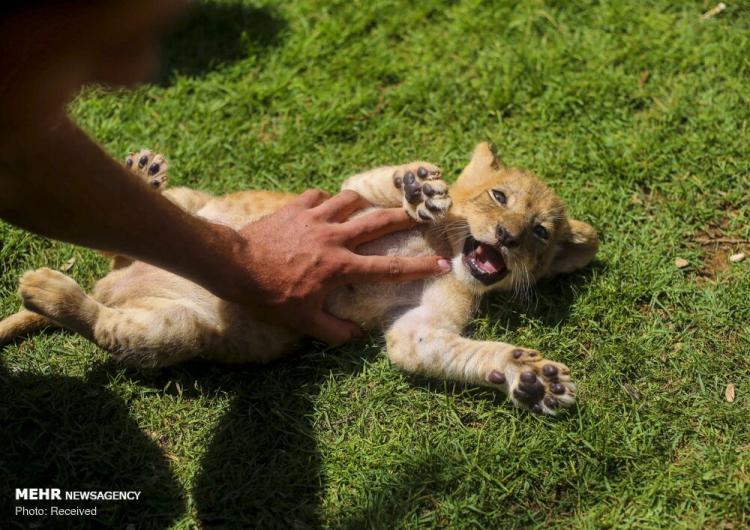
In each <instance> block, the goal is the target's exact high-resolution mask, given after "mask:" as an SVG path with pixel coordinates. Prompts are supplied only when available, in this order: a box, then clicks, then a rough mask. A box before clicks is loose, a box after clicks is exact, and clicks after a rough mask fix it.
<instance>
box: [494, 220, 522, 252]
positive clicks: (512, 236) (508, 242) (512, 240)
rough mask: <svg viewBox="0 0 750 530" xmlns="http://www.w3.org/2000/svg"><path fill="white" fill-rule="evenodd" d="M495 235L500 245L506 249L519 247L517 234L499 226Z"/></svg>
mask: <svg viewBox="0 0 750 530" xmlns="http://www.w3.org/2000/svg"><path fill="white" fill-rule="evenodd" d="M495 234H496V235H497V242H498V244H500V245H503V246H506V247H515V246H517V245H518V239H519V237H518V236H519V235H518V234H517V233H513V232H511V231H510V230H508V229H507V228H505V227H504V226H501V225H497V228H496V229H495Z"/></svg>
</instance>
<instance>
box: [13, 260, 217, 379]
mask: <svg viewBox="0 0 750 530" xmlns="http://www.w3.org/2000/svg"><path fill="white" fill-rule="evenodd" d="M19 290H20V293H21V297H22V298H23V304H24V306H25V307H26V308H27V309H29V310H31V311H34V312H35V313H38V314H41V315H43V316H45V317H47V318H49V319H50V320H52V321H53V322H56V323H57V324H59V325H61V326H62V327H65V328H67V329H70V330H73V331H76V332H78V333H80V334H81V335H83V336H84V337H86V338H87V339H89V340H91V341H92V342H94V343H96V344H97V345H98V346H100V347H101V348H103V349H105V350H107V351H109V352H110V353H111V354H112V356H113V357H114V358H115V359H116V360H118V361H120V362H123V363H124V364H128V365H130V366H134V367H160V366H169V365H172V364H175V363H178V362H181V361H184V360H187V359H189V358H192V357H195V356H197V355H198V354H199V353H200V351H201V350H202V349H203V348H204V347H205V346H206V343H207V340H208V339H209V338H210V337H211V333H210V329H209V328H210V323H206V322H203V321H202V319H201V318H199V316H198V314H197V313H196V312H195V311H194V310H193V309H191V308H190V307H188V306H187V305H184V304H181V303H180V302H179V301H176V300H169V299H165V298H140V299H136V300H133V301H131V302H130V305H129V306H123V307H116V308H111V307H107V306H105V305H103V304H101V303H99V302H98V301H96V300H95V299H94V298H92V297H90V296H88V295H87V294H86V293H84V292H83V289H81V287H80V286H79V285H78V284H77V283H76V282H75V281H74V280H73V279H72V278H69V277H68V276H65V275H64V274H62V273H60V272H58V271H54V270H52V269H47V268H43V269H38V270H36V271H31V272H27V273H26V274H24V275H23V276H22V277H21V283H20V288H19Z"/></svg>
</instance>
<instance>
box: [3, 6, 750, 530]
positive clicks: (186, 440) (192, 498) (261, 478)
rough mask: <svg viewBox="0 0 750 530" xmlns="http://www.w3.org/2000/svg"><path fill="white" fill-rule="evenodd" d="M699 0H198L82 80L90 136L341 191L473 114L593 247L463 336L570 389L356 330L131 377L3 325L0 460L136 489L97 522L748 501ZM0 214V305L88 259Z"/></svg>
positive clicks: (742, 66)
mask: <svg viewBox="0 0 750 530" xmlns="http://www.w3.org/2000/svg"><path fill="white" fill-rule="evenodd" d="M713 3H714V2H704V1H684V2H668V1H666V0H660V1H653V2H615V1H600V2H584V1H566V2H563V1H552V0H549V1H547V2H542V1H538V0H532V1H527V2H499V1H498V2H488V1H484V2H483V1H479V0H455V1H447V0H446V1H437V0H424V1H421V2H405V1H402V2H399V1H395V0H370V1H368V2H348V1H336V2H325V3H323V2H315V1H313V0H298V1H294V2H263V1H262V0H261V1H259V2H255V1H247V2H234V3H227V2H222V3H211V4H207V5H206V6H204V7H202V8H201V11H202V17H203V18H202V19H201V20H200V21H198V22H194V23H192V24H190V25H189V26H188V27H187V28H186V29H185V30H183V32H182V33H181V34H180V35H178V36H175V37H173V38H172V39H171V40H170V41H169V42H168V44H167V46H166V57H165V64H166V65H167V67H166V69H165V74H164V75H163V76H162V77H161V78H160V81H159V82H158V83H155V84H151V85H147V86H144V87H142V88H139V89H138V90H135V91H132V92H126V93H125V92H124V93H116V94H111V93H104V92H101V91H95V90H94V91H88V92H86V93H84V94H83V95H82V96H81V97H80V98H79V99H78V100H77V101H76V102H75V104H74V105H73V106H72V112H73V114H74V115H75V117H76V118H77V120H78V121H79V122H80V123H81V124H82V125H83V126H84V127H85V128H86V129H87V130H88V131H90V132H91V134H92V135H93V136H94V137H96V138H97V139H99V141H100V142H101V143H102V144H103V145H104V146H105V147H106V148H107V149H108V150H109V151H110V152H111V153H112V154H113V155H114V156H116V157H118V158H121V157H123V155H124V154H125V153H126V152H128V151H130V150H135V149H139V148H141V147H144V146H148V147H151V148H153V149H156V150H159V151H162V152H164V153H166V154H167V155H168V156H169V157H170V160H171V163H172V166H171V167H172V170H171V178H172V183H173V184H178V185H179V184H184V185H190V186H194V187H198V188H202V189H207V190H211V191H214V192H228V191H232V190H238V189H244V188H273V189H285V190H294V191H300V190H303V189H305V188H307V187H310V186H319V187H322V188H325V189H328V190H335V189H336V188H337V187H338V184H339V183H340V181H341V180H342V179H343V178H344V177H345V176H347V175H350V174H352V173H354V172H356V171H358V170H361V169H363V168H367V167H370V166H374V165H378V164H382V163H394V162H404V161H408V160H411V159H414V158H424V159H427V160H431V161H434V162H436V163H438V164H440V165H441V166H442V167H444V168H445V169H446V171H447V173H448V175H449V178H450V179H453V178H455V176H456V175H457V174H458V172H459V171H460V169H461V167H462V166H463V165H464V164H465V162H466V161H467V157H468V155H469V154H470V152H471V149H472V147H473V145H474V144H475V143H476V142H478V141H480V140H483V139H490V140H492V141H494V142H495V143H496V144H497V145H498V146H499V147H500V152H501V153H502V155H503V157H504V159H505V160H506V162H508V163H510V164H512V165H516V166H521V167H524V168H528V169H530V170H532V171H534V172H536V173H537V174H539V175H540V176H542V177H543V178H544V179H545V180H546V181H548V182H549V183H550V184H551V185H552V186H553V187H554V188H555V189H556V190H557V191H558V192H559V193H560V195H561V196H562V197H563V198H564V199H565V200H566V201H567V202H568V204H569V206H570V210H571V211H572V212H573V214H574V215H575V216H578V217H580V218H582V219H584V220H586V221H588V222H590V223H592V224H593V225H594V226H596V227H597V228H598V229H599V230H600V232H601V235H602V246H601V252H600V254H599V256H598V260H597V262H596V263H595V264H594V265H593V266H592V267H590V268H589V269H588V270H586V271H584V272H582V273H580V274H576V275H571V276H568V277H562V278H559V279H556V280H555V281H553V282H549V283H546V284H543V285H540V286H539V287H538V289H537V296H536V301H535V303H533V304H531V305H530V306H529V307H518V306H514V305H512V304H508V302H507V301H506V300H505V299H504V298H503V297H502V296H495V297H492V298H491V299H489V300H487V302H486V303H485V304H484V307H483V311H482V313H481V315H480V316H479V318H478V319H477V321H476V323H475V325H474V326H473V329H472V330H471V333H473V334H474V335H475V336H477V337H482V338H493V339H502V340H507V341H510V342H514V343H517V344H522V345H525V346H529V347H535V348H538V349H540V350H542V351H543V352H545V353H546V354H547V355H549V356H550V357H553V358H555V359H558V360H560V361H562V362H565V363H567V364H568V365H569V366H570V367H571V369H572V371H573V373H574V375H575V377H576V378H577V381H578V383H579V388H580V394H579V396H580V399H579V405H578V407H577V408H576V409H574V410H573V411H572V412H571V413H570V414H567V415H563V416H562V417H560V418H556V419H549V418H541V417H537V416H535V415H532V414H530V413H527V412H524V411H520V410H516V409H514V408H512V407H511V406H510V405H509V403H507V402H506V401H505V400H504V399H502V397H498V396H494V395H493V394H492V393H491V392H488V391H485V390H478V389H474V388H464V387H460V386H454V385H452V384H446V383H443V382H440V381H426V380H421V379H415V378H413V377H410V376H408V375H405V374H403V373H401V372H399V371H398V370H396V369H395V368H393V367H392V366H390V365H389V363H388V361H387V359H386V358H385V356H384V355H383V353H382V350H383V343H382V340H381V338H380V337H379V336H377V335H373V336H372V337H370V338H369V339H368V340H367V341H366V342H365V343H360V344H354V345H351V346H348V347H345V348H341V349H336V350H325V349H323V348H321V347H320V346H316V345H307V346H306V347H305V348H303V350H302V352H301V354H300V356H299V357H297V358H295V359H293V360H290V361H289V362H284V363H278V364H276V365H273V366H270V367H266V368H255V367H243V368H239V369H238V368H233V367H225V366H218V365H207V364H200V363H196V364H189V365H186V366H183V367H179V368H176V369H173V370H166V371H163V372H160V373H154V374H148V373H146V374H143V373H134V372H129V371H125V370H123V369H122V368H120V367H118V366H116V365H113V364H111V363H108V362H107V356H106V355H105V354H104V353H103V352H102V351H100V350H98V349H97V348H95V347H93V346H92V345H90V344H89V343H87V342H86V341H85V340H84V339H82V338H80V337H77V336H74V335H71V334H69V333H62V332H57V333H47V334H42V335H37V336H34V337H31V338H28V339H25V340H22V341H19V342H17V343H15V344H13V345H10V346H7V347H6V348H4V350H3V351H2V357H1V362H0V425H2V430H0V433H1V434H0V448H1V449H0V453H2V456H0V475H4V476H7V477H8V478H7V479H4V480H3V482H4V483H5V486H6V487H8V488H15V487H32V486H40V485H51V486H56V487H61V488H67V489H87V488H94V489H136V490H142V491H143V494H142V500H141V501H139V502H137V503H130V504H128V503H120V504H117V503H104V504H102V505H100V514H99V520H100V521H102V522H106V523H109V524H112V525H114V526H116V527H118V528H124V527H125V526H126V525H127V524H129V523H131V522H132V523H134V524H136V526H137V527H139V528H140V527H143V528H149V527H159V528H160V527H175V528H192V527H197V526H201V525H202V526H203V527H226V528H236V527H239V526H242V525H245V526H256V527H259V528H276V527H278V528H306V527H313V528H317V527H330V528H364V527H373V528H392V527H405V528H416V527H427V528H430V527H443V528H498V527H503V528H505V527H507V528H560V529H569V528H583V529H586V528H685V529H694V528H734V529H739V528H746V527H748V525H750V508H749V504H750V429H749V428H748V423H749V422H748V418H750V399H748V396H749V395H750V384H749V383H748V376H749V374H750V357H749V356H748V351H749V349H750V331H749V330H748V320H749V318H748V317H750V302H749V301H748V300H750V269H749V267H750V263H749V262H748V261H746V262H742V263H738V264H731V265H729V264H728V263H727V262H726V256H727V254H729V253H733V252H735V251H738V250H743V249H744V250H745V251H748V250H750V248H748V246H747V245H742V244H716V245H702V244H700V243H699V242H697V241H696V238H697V237H724V238H739V239H745V238H748V237H750V224H749V223H748V221H749V220H750V206H749V205H748V201H747V196H748V182H749V181H748V175H750V154H749V153H748V147H747V146H748V122H749V121H750V92H748V86H750V33H749V31H750V8H749V7H748V6H747V5H746V4H745V5H743V4H742V3H741V2H729V7H728V8H727V10H726V11H725V12H724V13H722V14H721V15H719V16H718V17H716V18H714V19H711V20H701V19H700V15H701V13H703V12H704V11H706V10H707V9H709V8H710V7H712V5H713ZM155 228H156V229H158V227H155ZM0 235H1V236H2V249H1V250H0V257H2V261H1V262H0V267H1V270H2V279H1V282H0V310H1V312H2V314H8V313H10V312H12V311H13V310H15V308H16V307H17V304H18V299H17V296H16V294H15V289H16V282H17V278H18V276H19V275H20V274H21V273H22V272H23V271H24V270H27V269H30V268H35V267H39V266H43V265H49V266H52V267H61V266H62V265H63V264H64V263H65V262H66V260H68V258H70V257H71V256H75V257H76V258H77V261H76V263H75V265H74V267H73V269H72V271H71V274H72V276H74V277H75V278H76V279H77V280H79V281H80V282H81V283H82V284H84V285H85V286H90V285H92V283H93V282H94V281H95V279H96V278H97V277H98V276H99V275H101V274H102V273H103V272H104V271H105V263H104V260H103V259H102V258H99V257H97V256H96V255H95V254H94V253H92V252H89V251H87V250H83V249H77V248H73V247H71V246H69V245H64V244H59V243H53V242H49V241H45V240H43V239H41V238H37V237H33V236H30V235H28V234H25V233H23V232H21V231H19V230H16V229H14V228H12V227H10V226H7V225H2V226H0ZM676 257H684V258H686V259H688V260H689V261H690V266H689V267H688V268H687V269H684V270H679V269H677V268H676V267H675V266H674V263H673V262H674V259H675V258H676ZM728 383H733V384H735V385H736V388H737V398H736V400H735V401H734V402H733V403H729V402H727V401H726V400H725V399H724V389H725V386H726V385H727V384H728ZM2 498H3V507H4V509H5V506H6V505H14V504H15V503H14V502H13V501H12V499H11V493H10V492H8V493H7V494H5V493H3V494H2ZM8 513H9V512H7V511H4V512H3V514H2V516H0V526H3V524H2V523H1V521H2V520H3V519H4V518H7V517H8ZM31 520H32V519H14V521H15V523H18V524H21V525H26V524H28V522H29V521H31ZM88 522H89V523H92V524H93V520H91V519H89V520H88ZM56 523H57V524H64V523H68V524H73V521H72V520H67V521H62V520H57V521H56ZM75 523H79V524H82V521H81V520H76V521H75Z"/></svg>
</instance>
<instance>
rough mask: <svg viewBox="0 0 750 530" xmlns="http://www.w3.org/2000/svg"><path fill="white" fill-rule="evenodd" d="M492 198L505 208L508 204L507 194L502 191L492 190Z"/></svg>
mask: <svg viewBox="0 0 750 530" xmlns="http://www.w3.org/2000/svg"><path fill="white" fill-rule="evenodd" d="M492 196H493V197H495V200H496V201H497V202H499V203H500V204H502V205H503V206H505V205H506V204H508V197H506V196H505V193H503V192H502V191H500V190H492Z"/></svg>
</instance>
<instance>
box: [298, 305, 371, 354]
mask: <svg viewBox="0 0 750 530" xmlns="http://www.w3.org/2000/svg"><path fill="white" fill-rule="evenodd" d="M308 334H309V335H312V336H313V337H315V338H316V339H319V340H322V341H323V342H326V343H328V344H330V345H331V346H338V345H340V344H344V343H345V342H349V341H351V340H354V339H356V338H359V337H361V336H362V335H363V334H364V332H363V331H362V328H361V327H359V326H358V325H357V324H355V323H354V322H351V321H349V320H342V319H340V318H336V317H334V316H333V315H331V314H330V313H326V312H325V311H322V310H321V311H319V312H318V313H317V314H315V315H313V317H312V325H311V326H310V329H309V330H308Z"/></svg>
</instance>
